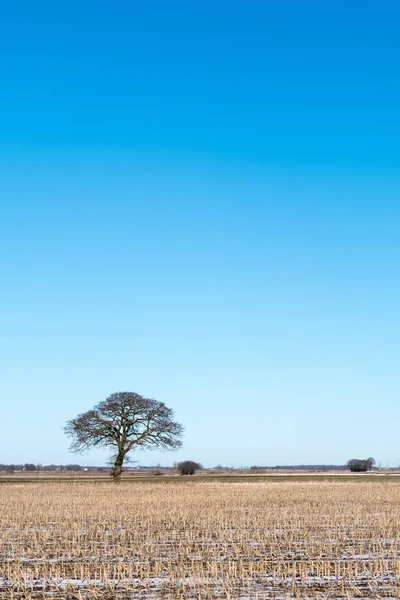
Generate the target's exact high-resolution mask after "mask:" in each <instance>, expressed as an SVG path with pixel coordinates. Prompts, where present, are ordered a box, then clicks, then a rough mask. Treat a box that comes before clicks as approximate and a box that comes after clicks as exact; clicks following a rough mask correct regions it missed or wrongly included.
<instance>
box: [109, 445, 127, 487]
mask: <svg viewBox="0 0 400 600" xmlns="http://www.w3.org/2000/svg"><path fill="white" fill-rule="evenodd" d="M124 456H125V455H124V453H123V452H122V451H121V450H119V452H118V454H117V458H116V459H115V463H114V468H113V470H112V471H111V475H112V476H113V479H114V482H115V483H119V482H120V481H121V473H122V464H123V462H124Z"/></svg>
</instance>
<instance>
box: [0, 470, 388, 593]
mask: <svg viewBox="0 0 400 600" xmlns="http://www.w3.org/2000/svg"><path fill="white" fill-rule="evenodd" d="M0 507H1V509H0V510H1V512H0V515H1V522H0V524H1V533H0V542H1V558H0V561H1V562H0V598H1V599H5V598H7V600H9V599H10V600H11V599H17V598H18V599H30V598H32V600H33V599H37V598H54V599H62V598H64V599H69V600H72V599H89V598H90V599H96V598H102V599H119V600H122V599H128V598H143V599H145V598H147V599H156V598H170V599H177V598H186V599H189V598H190V599H193V600H194V599H211V598H224V599H225V598H226V599H231V600H234V599H239V598H240V599H241V600H244V599H248V598H259V599H260V600H261V599H262V598H346V599H349V598H359V597H363V598H383V597H391V598H398V597H399V594H400V586H399V584H398V581H399V577H400V536H399V524H400V484H399V483H386V482H385V483H383V482H372V483H371V482H362V481H357V482H345V483H343V482H333V481H332V482H310V481H305V482H283V483H281V482H279V483H278V482H257V481H256V482H251V483H224V482H195V481H193V482H191V481H188V482H186V481H185V482H178V483H169V484H165V483H159V482H157V483H122V484H120V485H113V484H109V483H64V482H59V483H37V484H36V483H16V484H7V483H6V484H2V485H1V486H0Z"/></svg>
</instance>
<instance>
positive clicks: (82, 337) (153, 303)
mask: <svg viewBox="0 0 400 600" xmlns="http://www.w3.org/2000/svg"><path fill="white" fill-rule="evenodd" d="M82 5H83V6H82ZM399 13H400V9H399V8H398V3H397V2H385V1H383V2H380V3H379V4H378V3H376V2H368V1H363V2H361V1H360V2H357V1H354V2H351V3H348V2H340V1H335V2H333V1H332V2H330V1H327V2H311V1H301V2H298V1H296V2H294V1H293V2H288V1H285V0H281V1H279V2H273V1H267V2H258V1H255V2H235V1H230V2H224V1H221V2H208V1H203V2H201V3H188V2H174V1H172V2H169V3H166V2H161V1H154V2H136V3H131V2H127V1H126V2H123V1H121V2H116V3H114V4H113V5H112V6H111V5H110V3H106V2H102V1H97V2H90V1H87V2H85V3H78V2H75V1H70V2H68V3H54V2H40V1H39V2H37V3H34V4H32V3H31V2H27V1H20V2H14V3H12V4H11V3H9V4H8V5H7V6H3V7H2V15H1V25H0V28H1V35H0V51H1V55H2V57H3V60H2V61H1V64H0V78H1V79H0V80H1V95H0V132H1V135H0V200H1V219H0V234H1V235H0V249H1V274H2V278H1V281H2V293H1V295H0V309H1V313H0V314H1V320H0V394H1V398H2V403H3V406H2V417H3V432H2V436H1V441H0V450H1V452H0V462H19V461H22V462H26V461H30V462H31V461H32V462H42V463H48V462H59V463H65V462H77V461H79V462H81V463H87V464H103V463H104V462H105V460H106V456H107V454H106V453H105V452H102V451H96V452H93V453H90V454H88V455H86V456H84V457H75V456H74V455H71V454H69V453H68V440H67V439H66V438H65V437H64V434H63V432H62V427H63V425H64V423H65V421H66V420H67V419H69V418H72V417H74V416H76V414H78V413H80V412H83V411H85V410H87V409H89V408H90V407H92V406H93V405H94V404H96V403H97V402H99V401H101V400H103V399H104V398H105V397H107V396H108V395H109V394H110V393H112V392H115V391H125V390H132V391H136V392H139V393H142V394H145V395H148V396H150V397H154V398H157V399H158V400H162V401H164V402H165V403H166V404H167V405H168V406H171V407H172V408H173V409H174V410H175V414H176V418H177V419H178V420H179V421H180V422H182V423H183V424H184V425H185V427H186V434H185V439H184V446H183V449H182V450H181V451H179V452H175V453H160V452H151V453H149V452H146V453H137V455H136V457H133V458H136V459H137V460H139V462H140V463H142V464H156V463H158V462H161V463H162V464H172V463H173V462H174V461H176V460H181V459H185V458H191V459H194V460H198V461H200V462H202V463H203V464H204V465H206V466H213V465H215V464H218V463H222V464H230V465H250V464H271V465H273V464H282V463H285V464H287V463H292V464H294V463H328V462H329V463H343V462H345V461H346V460H347V459H348V458H351V457H353V456H360V457H362V456H374V457H375V458H376V459H377V461H378V462H381V463H382V464H387V463H390V464H395V463H398V462H400V445H399V443H398V441H397V438H398V436H397V423H398V420H399V417H400V403H399V402H398V400H399V379H398V363H399V350H400V323H399V318H398V311H399V309H398V307H399V305H400V283H399V281H400V279H399V250H400V248H399V246H400V242H399V235H398V230H399V217H400V214H399V213H400V207H399V197H400V196H399V192H400V176H399V166H400V146H399V139H400V138H399V133H400V131H399V129H400V121H399V117H398V106H399V102H400V84H399V80H398V72H399V59H400V42H399V40H398V31H397V24H398V19H399V17H400V14H399Z"/></svg>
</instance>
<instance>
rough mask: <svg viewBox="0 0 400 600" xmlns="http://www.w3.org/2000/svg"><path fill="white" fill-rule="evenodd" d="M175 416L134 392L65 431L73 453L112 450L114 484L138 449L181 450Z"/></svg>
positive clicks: (112, 399)
mask: <svg viewBox="0 0 400 600" xmlns="http://www.w3.org/2000/svg"><path fill="white" fill-rule="evenodd" d="M173 416H174V413H173V411H172V410H171V409H170V408H168V407H167V406H165V404H164V403H163V402H158V401H157V400H152V399H149V398H143V396H140V395H139V394H135V393H134V392H117V393H116V394H111V396H109V397H108V398H107V399H106V400H104V401H103V402H100V403H99V404H97V405H96V406H95V407H94V408H92V409H91V410H88V411H87V412H85V413H82V414H81V415H78V416H77V417H76V418H75V419H72V420H71V421H68V422H67V424H66V426H65V427H64V431H65V433H66V434H67V435H68V436H70V437H71V438H72V444H71V447H70V449H71V450H72V452H77V453H81V452H86V451H88V450H89V449H90V448H98V447H109V448H110V449H111V450H112V463H113V465H114V466H113V469H112V471H111V474H112V476H113V478H114V481H120V479H121V473H122V465H123V463H124V460H125V459H126V458H127V455H128V453H129V452H130V451H131V450H133V449H134V448H137V447H140V448H149V449H154V448H161V449H165V450H173V449H175V448H180V446H181V445H182V442H181V439H180V438H181V437H182V434H183V427H182V425H180V424H179V423H176V422H175V421H174V420H173Z"/></svg>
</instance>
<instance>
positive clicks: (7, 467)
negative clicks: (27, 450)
mask: <svg viewBox="0 0 400 600" xmlns="http://www.w3.org/2000/svg"><path fill="white" fill-rule="evenodd" d="M83 468H84V467H82V466H81V465H35V464H33V463H25V464H23V465H22V464H14V463H10V464H0V471H6V472H8V473H15V472H16V471H17V472H18V471H28V472H30V473H34V472H35V471H82V469H83ZM86 468H90V469H93V468H94V467H86ZM96 468H97V467H96Z"/></svg>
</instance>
